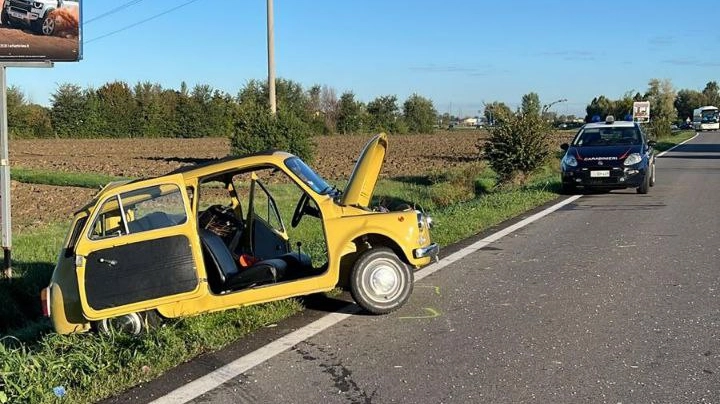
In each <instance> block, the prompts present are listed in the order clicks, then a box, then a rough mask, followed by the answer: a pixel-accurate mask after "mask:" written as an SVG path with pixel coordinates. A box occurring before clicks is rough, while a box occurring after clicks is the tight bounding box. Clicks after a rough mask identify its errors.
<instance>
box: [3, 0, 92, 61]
mask: <svg viewBox="0 0 720 404" xmlns="http://www.w3.org/2000/svg"><path fill="white" fill-rule="evenodd" d="M0 3H2V9H1V10H0V63H3V62H37V61H52V62H75V61H78V60H80V59H81V58H82V41H81V38H82V33H81V30H82V24H81V21H82V20H81V19H80V12H81V7H80V1H66V0H0Z"/></svg>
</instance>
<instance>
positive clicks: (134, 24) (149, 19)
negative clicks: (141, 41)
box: [84, 0, 198, 44]
mask: <svg viewBox="0 0 720 404" xmlns="http://www.w3.org/2000/svg"><path fill="white" fill-rule="evenodd" d="M196 1H198V0H190V1H186V2H185V3H182V4H180V5H178V6H175V7H173V8H170V9H168V10H165V11H163V12H162V13H158V14H155V15H153V16H151V17H148V18H146V19H144V20H140V21H138V22H136V23H133V24H130V25H126V26H124V27H122V28H120V29H117V30H115V31H112V32H108V33H107V34H104V35H100V36H98V37H95V38H93V39H90V40H87V41H84V42H85V44H89V43H91V42H95V41H97V40H100V39H103V38H107V37H109V36H110V35H115V34H117V33H120V32H123V31H127V30H129V29H130V28H134V27H137V26H138V25H140V24H144V23H146V22H148V21H152V20H154V19H156V18H159V17H162V16H164V15H165V14H169V13H172V12H173V11H175V10H177V9H179V8H182V7H185V6H187V5H189V4H191V3H195V2H196Z"/></svg>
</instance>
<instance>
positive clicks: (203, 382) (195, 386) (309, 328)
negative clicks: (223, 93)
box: [151, 195, 582, 404]
mask: <svg viewBox="0 0 720 404" xmlns="http://www.w3.org/2000/svg"><path fill="white" fill-rule="evenodd" d="M581 197H582V195H573V196H571V197H569V198H566V199H563V200H562V201H560V202H558V203H556V204H554V205H552V206H550V207H548V208H546V209H543V210H542V211H540V212H538V213H535V214H534V215H531V216H528V217H527V218H525V219H523V220H521V221H519V222H517V223H515V224H513V225H511V226H508V227H505V228H503V229H501V230H499V231H497V232H495V233H493V234H491V235H489V236H487V237H485V238H483V239H482V240H479V241H476V242H474V243H472V244H470V245H469V246H467V247H464V248H462V249H460V250H459V251H456V252H454V253H453V254H450V255H448V256H447V257H445V258H443V259H441V260H439V261H438V262H436V263H434V264H431V265H428V266H426V267H425V268H423V269H421V270H419V271H417V272H416V273H415V282H417V281H419V280H421V279H423V278H425V277H427V276H429V275H432V274H434V273H435V272H437V271H439V270H441V269H443V268H444V267H446V266H448V265H450V264H452V263H453V262H455V261H458V260H460V259H462V258H464V257H466V256H468V255H470V254H472V253H474V252H476V251H478V250H480V249H482V248H484V247H486V246H487V245H488V244H490V243H493V242H495V241H497V240H500V239H501V238H503V237H505V236H507V235H508V234H511V233H513V232H515V231H517V230H519V229H521V228H523V227H525V226H527V225H529V224H530V223H533V222H535V221H537V220H539V219H541V218H543V217H545V216H547V215H549V214H551V213H553V212H555V211H556V210H558V209H560V208H562V207H563V206H566V205H569V204H571V203H573V202H575V201H576V200H578V199H580V198H581ZM359 312H360V308H359V307H358V306H356V305H354V304H351V305H348V306H345V307H343V308H342V309H340V310H339V311H337V312H335V313H330V314H327V315H325V316H323V317H321V318H319V319H318V320H315V321H313V322H312V323H310V324H308V325H306V326H304V327H302V328H299V329H297V330H295V331H293V332H291V333H290V334H287V335H285V336H283V337H280V338H278V339H276V340H275V341H273V342H270V343H269V344H267V345H265V346H263V347H260V348H258V349H256V350H254V351H252V352H250V353H249V354H247V355H244V356H242V357H240V358H238V359H235V360H234V361H232V362H230V363H228V364H227V365H224V366H222V367H220V368H218V369H215V370H213V371H212V372H210V373H208V374H206V375H204V376H201V377H199V378H197V379H195V380H193V381H191V382H189V383H187V384H185V385H184V386H182V387H179V388H177V389H175V390H173V391H171V392H169V393H167V394H165V395H164V396H162V397H158V398H157V399H155V400H153V401H152V402H151V404H169V403H180V402H182V403H185V402H188V401H190V400H193V399H195V398H197V397H199V396H201V395H203V394H205V393H207V392H209V391H212V390H213V389H215V388H217V387H219V386H220V385H222V384H224V383H226V382H228V381H229V380H232V379H233V378H235V377H237V376H240V375H241V374H243V373H245V372H247V371H248V370H250V369H252V368H254V367H255V366H257V365H260V364H261V363H263V362H265V361H267V360H269V359H271V358H273V357H275V356H277V355H279V354H281V353H283V352H285V351H287V350H288V349H290V348H292V347H293V346H295V345H297V344H299V343H300V342H302V341H305V340H306V339H308V338H310V337H313V336H315V335H316V334H319V333H320V332H322V331H324V330H326V329H328V328H330V327H332V326H333V325H335V324H337V323H339V322H341V321H343V320H345V319H346V318H348V317H350V316H352V315H353V314H356V313H359Z"/></svg>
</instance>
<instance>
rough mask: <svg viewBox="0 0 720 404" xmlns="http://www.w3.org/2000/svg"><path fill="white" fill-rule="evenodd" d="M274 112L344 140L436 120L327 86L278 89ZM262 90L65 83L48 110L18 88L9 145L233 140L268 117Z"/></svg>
mask: <svg viewBox="0 0 720 404" xmlns="http://www.w3.org/2000/svg"><path fill="white" fill-rule="evenodd" d="M276 98H277V108H278V112H284V113H292V114H293V115H294V116H296V117H298V118H299V119H300V120H301V121H303V123H304V124H306V125H307V126H308V127H309V128H310V130H311V132H312V133H313V134H315V135H332V134H348V133H371V132H376V131H386V132H391V133H400V134H404V133H430V132H431V131H432V130H433V127H434V125H435V124H436V123H437V121H436V119H437V116H438V113H437V111H436V109H435V107H434V105H433V103H432V101H431V100H429V99H427V98H425V97H422V96H420V95H417V94H413V95H411V96H410V97H408V98H407V100H405V101H404V103H403V104H402V105H400V104H399V102H398V98H397V96H395V95H383V96H379V97H377V98H375V99H374V100H372V101H370V102H368V103H363V102H361V101H358V100H356V98H355V95H354V94H353V93H352V92H350V91H348V92H345V93H343V94H341V95H340V96H339V97H338V95H337V93H336V91H335V90H334V89H332V88H330V87H328V86H320V85H315V86H312V87H310V88H308V89H304V88H303V87H302V86H301V85H300V84H298V83H296V82H293V81H291V80H285V79H278V80H277V81H276ZM267 100H268V89H267V84H266V83H265V82H263V81H260V80H251V81H249V82H248V83H247V84H246V85H245V86H244V87H243V88H242V89H241V90H240V91H239V92H238V94H237V95H235V96H233V95H231V94H229V93H227V92H225V91H222V90H219V89H215V88H213V87H211V86H209V85H206V84H198V85H195V86H194V87H192V88H189V87H188V86H187V84H186V83H184V82H183V83H182V84H181V85H180V88H179V89H177V90H176V89H171V88H163V87H162V86H161V85H160V84H155V83H150V82H140V83H137V84H135V85H134V86H130V85H129V84H127V83H125V82H123V81H114V82H110V83H106V84H104V85H103V86H101V87H99V88H91V87H90V88H82V87H80V86H78V85H76V84H71V83H63V84H60V85H59V86H58V88H57V89H56V90H55V92H54V93H53V94H52V95H51V99H50V104H51V105H50V107H44V106H41V105H37V104H33V103H30V102H28V101H27V100H26V97H25V95H24V94H23V92H22V90H21V89H20V88H18V87H16V86H12V87H10V88H9V89H8V127H9V132H10V136H11V137H12V138H52V137H57V138H134V137H149V138H154V137H175V138H199V137H232V136H233V135H234V133H235V129H236V127H237V123H238V122H240V121H242V120H243V119H244V117H245V116H246V115H247V114H249V113H255V111H256V106H258V105H261V106H263V107H265V108H267V110H268V111H269V106H268V101H267Z"/></svg>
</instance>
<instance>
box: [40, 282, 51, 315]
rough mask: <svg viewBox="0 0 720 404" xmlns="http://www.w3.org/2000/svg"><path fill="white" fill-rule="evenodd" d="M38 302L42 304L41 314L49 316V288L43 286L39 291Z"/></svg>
mask: <svg viewBox="0 0 720 404" xmlns="http://www.w3.org/2000/svg"><path fill="white" fill-rule="evenodd" d="M40 303H41V305H42V314H43V316H45V317H50V288H49V287H47V288H44V289H43V290H41V291H40Z"/></svg>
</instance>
